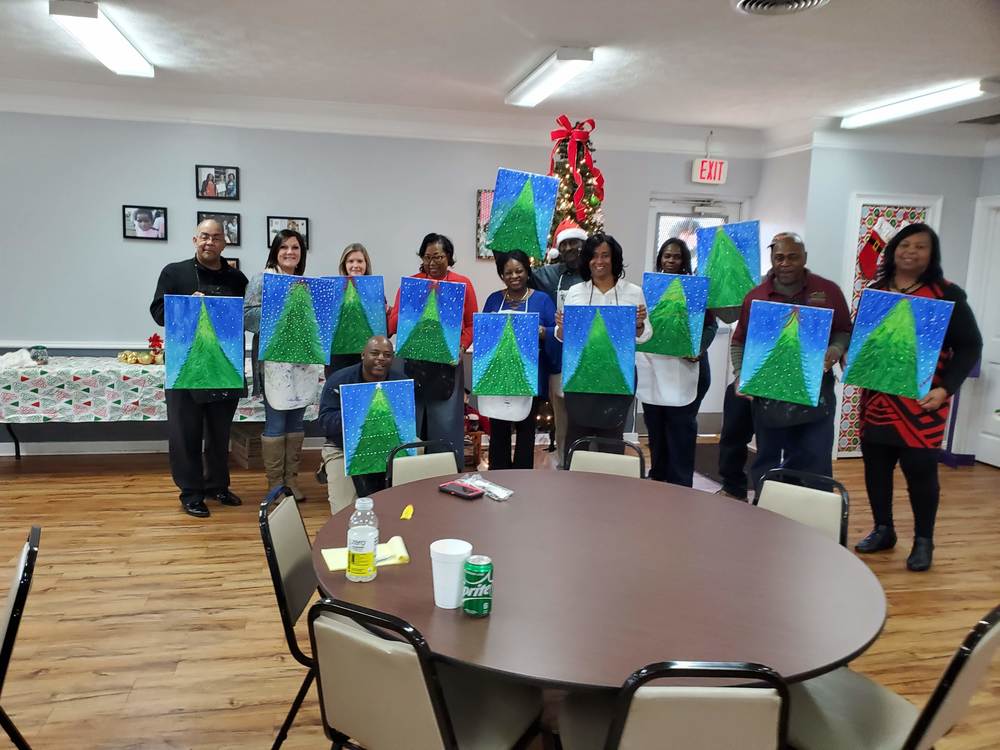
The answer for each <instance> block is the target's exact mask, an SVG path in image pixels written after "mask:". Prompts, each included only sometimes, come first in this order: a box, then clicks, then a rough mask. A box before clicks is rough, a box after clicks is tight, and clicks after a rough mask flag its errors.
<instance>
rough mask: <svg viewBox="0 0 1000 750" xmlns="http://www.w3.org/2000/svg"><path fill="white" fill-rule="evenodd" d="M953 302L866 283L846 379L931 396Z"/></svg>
mask: <svg viewBox="0 0 1000 750" xmlns="http://www.w3.org/2000/svg"><path fill="white" fill-rule="evenodd" d="M954 306H955V305H954V303H953V302H948V301H946V300H939V299H926V298H924V297H913V296H910V295H908V294H895V293H894V292H883V291H880V290H878V289H866V290H865V291H864V292H862V293H861V304H860V305H859V307H858V316H857V319H856V320H855V322H854V333H853V335H852V336H851V348H850V349H849V350H848V352H847V367H846V369H845V370H844V382H845V383H850V384H851V385H856V386H859V387H861V388H868V389H869V390H873V391H881V392H882V393H892V394H894V395H897V396H906V397H908V398H923V397H924V396H926V395H927V392H928V391H930V389H931V380H932V379H933V378H934V371H935V369H936V368H937V361H938V356H939V355H940V354H941V346H942V345H943V343H944V335H945V332H946V331H947V330H948V322H949V321H950V320H951V312H952V309H953V308H954Z"/></svg>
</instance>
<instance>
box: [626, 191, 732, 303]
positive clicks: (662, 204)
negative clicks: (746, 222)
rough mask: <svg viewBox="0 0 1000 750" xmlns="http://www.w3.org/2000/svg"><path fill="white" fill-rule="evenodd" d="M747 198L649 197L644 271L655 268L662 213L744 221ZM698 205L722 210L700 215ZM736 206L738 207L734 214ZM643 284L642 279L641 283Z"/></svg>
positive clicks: (643, 258)
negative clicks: (659, 222) (658, 223)
mask: <svg viewBox="0 0 1000 750" xmlns="http://www.w3.org/2000/svg"><path fill="white" fill-rule="evenodd" d="M747 200H748V199H747V198H740V197H736V196H723V195H711V196H708V195H682V194H678V195H668V194H665V193H653V194H652V195H650V196H649V216H648V218H647V221H646V249H645V251H644V252H643V254H642V271H643V273H645V272H646V271H649V270H652V268H653V260H654V258H655V255H656V250H657V248H656V247H654V246H655V245H656V223H657V221H656V219H657V216H658V215H659V214H663V213H674V212H676V213H677V214H678V215H681V216H684V215H690V216H692V217H698V216H702V215H704V216H712V217H723V216H724V217H726V219H727V221H729V222H730V223H732V222H734V221H743V211H744V208H745V206H746V203H747ZM695 206H704V207H706V208H713V209H714V208H716V207H718V209H719V210H718V211H712V212H707V213H704V214H700V213H698V212H696V211H695V210H694V207H695ZM732 209H735V215H733V213H734V212H733V211H732ZM640 285H641V282H640Z"/></svg>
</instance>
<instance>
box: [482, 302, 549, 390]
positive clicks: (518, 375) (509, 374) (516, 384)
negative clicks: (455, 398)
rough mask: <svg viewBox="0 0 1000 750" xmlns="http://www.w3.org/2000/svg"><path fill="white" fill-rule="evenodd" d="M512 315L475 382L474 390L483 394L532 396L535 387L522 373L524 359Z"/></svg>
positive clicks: (508, 318) (508, 317) (509, 316)
mask: <svg viewBox="0 0 1000 750" xmlns="http://www.w3.org/2000/svg"><path fill="white" fill-rule="evenodd" d="M512 317H513V316H511V315H508V316H507V322H506V323H505V324H504V327H503V333H501V334H500V341H499V343H497V346H496V349H494V350H493V357H492V359H490V363H489V364H488V365H487V366H486V370H484V371H483V374H482V376H481V377H480V378H479V380H477V381H476V384H475V392H476V393H477V394H479V395H484V396H534V395H535V388H534V387H533V386H532V385H531V383H529V382H528V378H527V376H526V375H525V374H524V359H523V357H522V356H521V349H520V347H519V346H518V345H517V338H516V337H515V335H514V326H513V323H512V322H511V318H512Z"/></svg>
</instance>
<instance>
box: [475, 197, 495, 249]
mask: <svg viewBox="0 0 1000 750" xmlns="http://www.w3.org/2000/svg"><path fill="white" fill-rule="evenodd" d="M492 213H493V188H481V189H479V190H477V191H476V260H493V251H492V250H490V249H489V248H488V247H486V230H487V228H488V227H489V225H490V216H491V215H492Z"/></svg>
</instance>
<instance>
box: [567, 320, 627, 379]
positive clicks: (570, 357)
mask: <svg viewBox="0 0 1000 750" xmlns="http://www.w3.org/2000/svg"><path fill="white" fill-rule="evenodd" d="M598 310H600V311H601V317H602V318H604V325H605V327H606V328H607V329H608V336H609V337H610V338H611V344H612V345H613V346H614V348H615V353H616V354H617V355H618V365H619V367H621V370H622V375H624V376H625V382H626V383H628V384H629V385H630V386H631V387H632V388H633V389H634V388H635V311H636V308H635V305H620V306H615V305H568V306H567V307H566V308H564V310H563V379H562V380H563V383H567V382H569V379H570V378H572V377H573V373H574V372H576V367H577V365H578V364H580V355H581V354H583V346H584V344H586V343H587V334H588V333H590V325H591V323H592V322H593V320H594V315H596V314H597V311H598Z"/></svg>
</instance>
